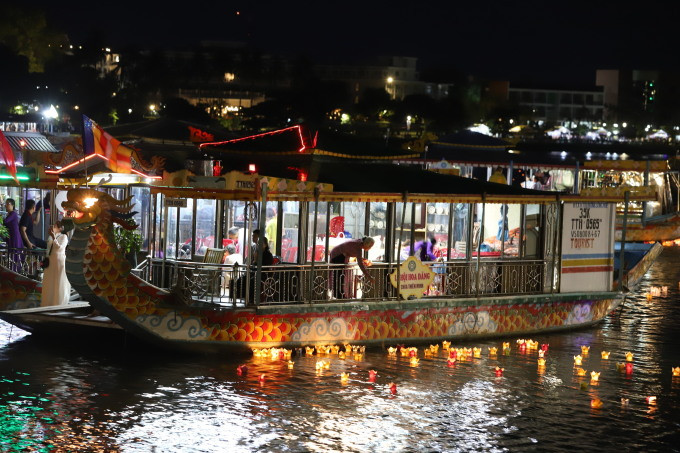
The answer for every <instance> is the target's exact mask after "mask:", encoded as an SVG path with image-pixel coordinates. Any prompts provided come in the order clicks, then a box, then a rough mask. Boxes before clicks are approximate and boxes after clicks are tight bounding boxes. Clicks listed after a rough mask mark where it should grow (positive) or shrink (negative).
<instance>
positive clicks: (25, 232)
mask: <svg viewBox="0 0 680 453" xmlns="http://www.w3.org/2000/svg"><path fill="white" fill-rule="evenodd" d="M34 213H35V200H26V208H25V209H24V213H23V214H22V215H21V219H20V220H19V231H21V238H22V239H23V240H24V246H25V247H26V248H27V249H29V250H30V249H34V248H36V247H40V248H42V249H45V248H47V242H45V241H44V240H43V239H40V238H37V237H35V236H34V235H33V225H35V224H37V223H39V222H40V213H39V212H38V213H37V214H36V216H35V218H33V214H34Z"/></svg>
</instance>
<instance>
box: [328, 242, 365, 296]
mask: <svg viewBox="0 0 680 453" xmlns="http://www.w3.org/2000/svg"><path fill="white" fill-rule="evenodd" d="M374 243H375V240H374V239H373V238H372V237H364V238H363V239H351V240H349V241H346V242H343V243H342V244H339V245H336V246H335V247H333V250H331V256H330V258H331V264H345V265H346V264H347V263H349V260H350V258H356V260H357V264H358V265H359V268H360V269H361V271H362V272H363V273H364V277H366V278H368V279H369V280H370V281H373V280H374V278H373V277H371V276H370V275H368V269H366V265H365V264H364V256H363V255H364V250H369V249H370V248H371V247H373V244H374ZM347 274H349V272H343V270H341V269H338V270H336V271H333V273H332V274H331V280H332V282H331V286H332V288H333V294H334V295H335V297H336V298H338V299H345V298H346V297H347V293H348V291H346V288H347V286H348V285H347V280H348V279H349V276H348V275H347ZM343 277H344V280H345V281H344V282H342V281H341V280H343Z"/></svg>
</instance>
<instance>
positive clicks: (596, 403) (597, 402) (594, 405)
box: [590, 398, 602, 409]
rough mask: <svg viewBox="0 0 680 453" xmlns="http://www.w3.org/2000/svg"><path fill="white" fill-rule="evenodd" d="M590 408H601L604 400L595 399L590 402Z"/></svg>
mask: <svg viewBox="0 0 680 453" xmlns="http://www.w3.org/2000/svg"><path fill="white" fill-rule="evenodd" d="M590 407H592V408H593V409H599V408H601V407H602V400H601V399H599V398H595V399H592V400H590Z"/></svg>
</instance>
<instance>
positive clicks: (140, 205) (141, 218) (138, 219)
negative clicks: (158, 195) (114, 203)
mask: <svg viewBox="0 0 680 453" xmlns="http://www.w3.org/2000/svg"><path fill="white" fill-rule="evenodd" d="M130 195H132V203H133V204H134V207H133V208H132V211H133V212H135V213H136V214H135V215H134V216H133V217H132V218H133V219H134V221H135V223H136V224H137V225H139V226H138V229H137V231H139V234H141V235H142V250H149V239H150V237H151V234H150V229H149V210H150V208H149V207H150V205H151V191H150V189H149V188H148V187H131V188H130Z"/></svg>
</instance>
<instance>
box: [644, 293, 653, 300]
mask: <svg viewBox="0 0 680 453" xmlns="http://www.w3.org/2000/svg"><path fill="white" fill-rule="evenodd" d="M645 297H646V298H647V301H650V300H652V294H651V293H646V294H645Z"/></svg>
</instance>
